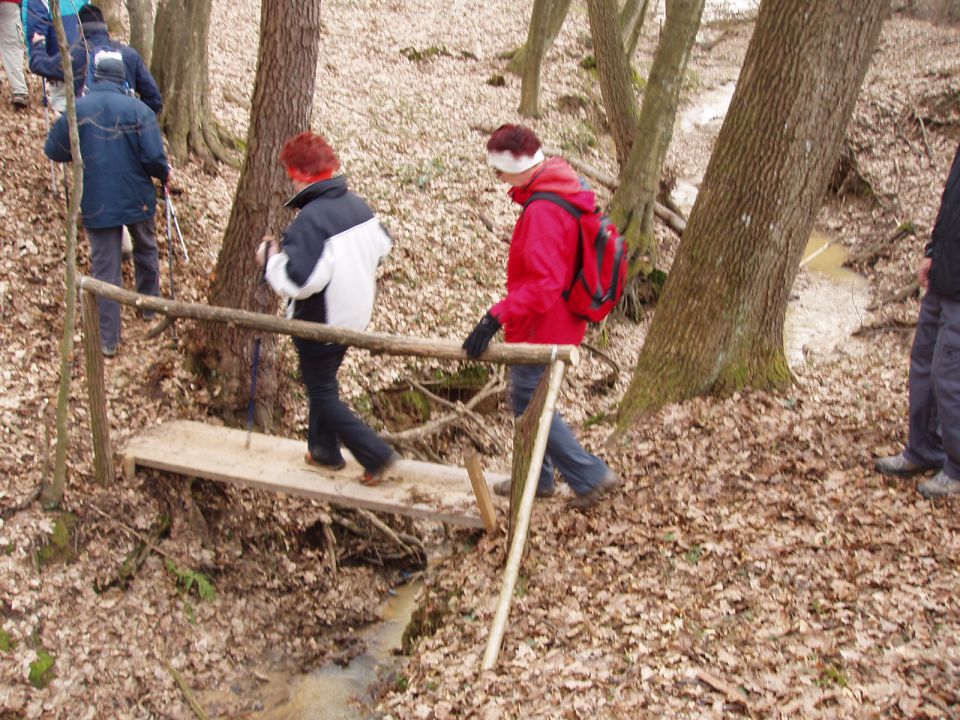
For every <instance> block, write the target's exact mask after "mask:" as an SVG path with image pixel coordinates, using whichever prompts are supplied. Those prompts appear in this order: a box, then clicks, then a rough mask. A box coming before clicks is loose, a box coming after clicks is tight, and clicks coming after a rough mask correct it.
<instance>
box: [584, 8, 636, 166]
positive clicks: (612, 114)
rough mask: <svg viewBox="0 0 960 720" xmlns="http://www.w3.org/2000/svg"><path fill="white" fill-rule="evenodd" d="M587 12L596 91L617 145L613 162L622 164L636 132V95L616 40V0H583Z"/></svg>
mask: <svg viewBox="0 0 960 720" xmlns="http://www.w3.org/2000/svg"><path fill="white" fill-rule="evenodd" d="M587 12H588V13H589V15H590V35H591V37H592V38H593V53H594V56H595V57H596V59H597V73H598V74H599V76H600V93H601V94H602V95H603V105H604V107H605V108H606V111H607V121H608V122H609V123H610V132H611V134H612V135H613V144H614V145H615V146H616V148H617V162H618V163H620V165H621V166H622V165H623V164H624V163H625V162H626V161H627V158H628V157H629V156H630V147H631V146H632V145H633V139H634V137H635V136H636V132H637V95H636V93H635V92H634V90H633V82H632V81H631V75H632V70H631V68H630V62H629V60H628V59H627V56H626V54H625V53H624V51H623V43H622V42H621V41H620V25H619V20H618V17H617V4H616V0H587Z"/></svg>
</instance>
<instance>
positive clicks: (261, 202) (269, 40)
mask: <svg viewBox="0 0 960 720" xmlns="http://www.w3.org/2000/svg"><path fill="white" fill-rule="evenodd" d="M319 55H320V0H263V3H262V5H261V11H260V49H259V53H258V56H257V76H256V81H255V82H254V86H253V99H252V101H251V107H252V108H253V112H252V114H251V116H250V128H249V131H248V133H247V154H246V157H245V158H244V161H243V168H242V170H241V172H240V180H239V182H238V184H237V194H236V197H235V199H234V202H233V208H232V209H231V211H230V219H229V221H228V223H227V231H226V235H225V237H224V239H223V245H222V246H221V248H220V255H219V257H218V258H217V266H216V270H215V273H214V275H215V280H214V282H213V287H212V289H211V292H210V303H211V304H213V305H222V306H226V307H233V308H241V309H244V310H254V311H257V312H271V311H272V310H273V309H275V308H276V301H275V299H274V298H273V295H272V294H271V293H270V292H269V290H268V289H266V288H265V287H264V286H263V285H262V284H258V283H257V278H258V277H259V275H260V273H259V272H258V270H257V267H256V263H255V261H254V251H255V250H256V248H257V246H258V245H259V244H260V241H261V239H262V238H263V236H264V235H265V234H273V235H276V236H278V237H279V231H280V229H282V227H283V226H284V225H285V224H286V223H287V222H289V221H290V219H291V217H292V213H291V211H289V210H285V209H282V206H283V203H284V202H285V201H286V200H287V199H288V198H289V197H290V195H292V193H293V188H292V187H291V185H290V181H289V179H288V178H287V176H286V173H285V172H284V169H283V166H282V165H281V163H280V161H279V155H280V149H281V148H282V147H283V144H284V143H285V142H286V140H287V139H288V138H290V137H291V136H293V135H295V134H297V133H300V132H303V131H304V130H308V129H309V128H310V119H311V115H312V111H313V93H314V84H315V81H316V68H317V59H318V58H319ZM201 330H203V331H204V332H205V335H204V336H200V335H199V333H198V336H197V340H198V342H197V346H196V347H195V348H193V351H194V352H195V353H196V354H197V355H198V359H199V360H200V361H201V362H202V364H203V365H205V366H206V368H207V369H208V370H209V371H210V376H211V379H212V382H213V385H214V388H215V389H214V391H213V392H212V395H213V397H215V398H217V401H218V404H219V406H220V407H219V409H220V410H221V411H222V412H223V415H224V417H225V419H227V420H228V421H234V422H236V421H237V420H238V419H240V418H243V417H244V415H243V413H244V411H245V409H246V406H247V403H248V401H249V399H250V398H249V392H250V379H251V368H252V365H253V346H254V340H253V337H252V335H251V333H249V332H242V331H239V330H237V329H236V328H234V327H231V326H229V325H223V324H219V323H218V324H216V325H209V326H205V327H203V328H201ZM261 342H262V345H261V350H260V352H261V362H260V372H259V379H258V382H257V398H256V401H257V409H258V414H257V419H258V423H259V424H260V425H261V426H262V427H264V428H267V429H269V428H270V427H271V426H272V424H273V408H274V405H275V403H276V396H277V392H276V391H277V372H276V370H277V368H276V362H274V358H275V354H276V353H275V347H276V336H274V335H266V334H264V335H262V336H261Z"/></svg>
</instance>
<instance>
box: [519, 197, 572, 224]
mask: <svg viewBox="0 0 960 720" xmlns="http://www.w3.org/2000/svg"><path fill="white" fill-rule="evenodd" d="M537 200H547V201H548V202H552V203H553V204H554V205H559V206H560V207H562V208H563V209H564V210H566V211H567V212H568V213H570V214H571V215H573V216H574V217H575V218H577V220H579V219H580V216H581V215H583V210H581V209H580V208H578V207H577V206H576V205H574V204H573V203H572V202H570V201H569V200H567V199H566V198H565V197H563V195H560V194H558V193H554V192H535V193H533V195H531V196H530V198H529V199H528V200H527V201H526V202H525V203H524V204H523V209H524V210H526V209H527V207H528V206H529V205H530V203H532V202H535V201H537Z"/></svg>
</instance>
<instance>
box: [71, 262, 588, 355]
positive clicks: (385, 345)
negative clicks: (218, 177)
mask: <svg viewBox="0 0 960 720" xmlns="http://www.w3.org/2000/svg"><path fill="white" fill-rule="evenodd" d="M79 284H80V289H81V290H84V291H86V292H89V293H93V294H94V295H97V296H99V297H103V298H106V299H108V300H115V301H116V302H118V303H121V304H122V305H132V306H133V307H136V308H139V309H141V310H152V311H154V312H158V313H160V314H161V315H165V316H167V317H171V318H184V319H189V320H204V321H208V322H225V323H230V324H232V325H236V326H238V327H243V328H250V329H251V330H264V331H267V332H275V333H280V334H282V335H291V336H292V337H297V338H301V339H303V340H313V341H315V342H336V343H341V344H343V345H351V346H354V347H359V348H363V349H365V350H369V351H370V352H374V353H384V354H389V355H412V356H416V357H432V358H441V359H444V360H470V359H471V358H470V357H468V356H467V353H466V352H465V351H464V350H463V348H461V347H460V341H458V340H443V339H441V338H420V337H406V336H403V335H388V334H386V333H371V332H361V331H359V330H349V329H347V328H341V327H336V326H334V325H325V324H322V323H313V322H306V321H304V320H287V319H286V318H279V317H276V316H274V315H266V314H264V313H255V312H250V311H249V310H237V309H236V308H227V307H218V306H216V305H201V304H198V303H187V302H182V301H179V300H167V299H166V298H162V297H154V296H152V295H140V294H139V293H135V292H131V291H129V290H124V289H123V288H120V287H117V286H116V285H111V284H110V283H105V282H103V281H101V280H95V279H94V278H91V277H87V276H83V277H81V278H80V282H79ZM479 360H483V361H485V362H491V363H498V364H501V365H548V364H550V363H553V362H555V361H557V360H560V361H561V362H563V363H564V364H566V365H571V366H572V365H576V364H577V363H578V362H579V361H580V351H579V349H578V348H577V347H576V346H575V345H534V344H530V343H491V344H490V347H489V348H487V351H486V352H485V353H484V354H483V356H482V357H480V358H479Z"/></svg>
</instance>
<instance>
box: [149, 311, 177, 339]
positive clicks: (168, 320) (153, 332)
mask: <svg viewBox="0 0 960 720" xmlns="http://www.w3.org/2000/svg"><path fill="white" fill-rule="evenodd" d="M171 325H173V318H172V317H170V316H169V315H167V316H166V317H164V318H163V320H161V321H160V322H158V323H157V324H156V325H154V326H153V327H152V328H150V329H149V330H147V332H146V333H144V335H143V339H144V340H153V338H155V337H157V336H158V335H162V334H163V332H164V331H165V330H166V329H167V328H169V327H170V326H171Z"/></svg>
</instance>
